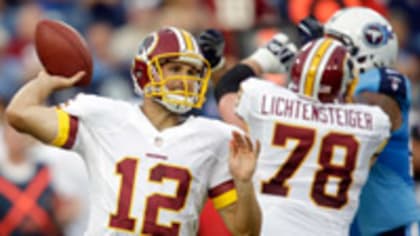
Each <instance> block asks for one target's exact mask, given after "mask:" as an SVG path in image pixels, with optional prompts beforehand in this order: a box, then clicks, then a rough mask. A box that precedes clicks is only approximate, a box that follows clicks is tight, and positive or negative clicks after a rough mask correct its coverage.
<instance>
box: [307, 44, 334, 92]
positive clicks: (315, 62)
mask: <svg viewBox="0 0 420 236" xmlns="http://www.w3.org/2000/svg"><path fill="white" fill-rule="evenodd" d="M331 44H332V40H331V39H325V40H323V41H322V43H321V45H319V46H318V49H317V50H316V52H315V55H313V57H312V61H311V64H310V66H309V70H308V73H307V76H306V80H305V81H306V84H305V89H304V94H305V95H306V96H312V95H313V94H314V83H315V77H316V74H317V71H318V68H319V64H320V62H321V60H322V58H323V57H322V55H324V54H325V52H326V51H327V49H328V48H329V47H330V45H331Z"/></svg>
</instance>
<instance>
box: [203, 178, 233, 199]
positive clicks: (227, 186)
mask: <svg viewBox="0 0 420 236" xmlns="http://www.w3.org/2000/svg"><path fill="white" fill-rule="evenodd" d="M234 188H235V184H234V183H233V180H232V179H231V180H228V181H225V182H223V183H221V184H219V185H217V186H216V187H214V188H212V189H210V190H209V197H210V198H215V197H217V196H220V195H222V194H223V193H226V192H228V191H229V190H232V189H234Z"/></svg>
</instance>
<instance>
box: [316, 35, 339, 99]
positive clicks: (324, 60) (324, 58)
mask: <svg viewBox="0 0 420 236" xmlns="http://www.w3.org/2000/svg"><path fill="white" fill-rule="evenodd" d="M337 45H338V43H337V42H334V41H333V43H332V44H331V45H330V46H329V47H328V48H327V50H326V51H325V52H324V54H322V55H319V56H320V57H321V61H320V62H319V65H318V69H317V72H316V76H315V82H314V89H313V90H312V94H311V96H312V97H317V96H319V94H320V93H322V92H321V91H320V90H321V89H322V88H321V87H322V86H321V85H322V84H323V81H322V79H323V78H324V73H325V71H326V70H328V68H326V67H327V66H328V62H329V61H330V59H331V56H332V55H333V53H334V52H335V51H336V50H335V49H336V48H337ZM324 92H325V91H324Z"/></svg>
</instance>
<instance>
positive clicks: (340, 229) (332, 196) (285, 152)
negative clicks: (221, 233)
mask: <svg viewBox="0 0 420 236" xmlns="http://www.w3.org/2000/svg"><path fill="white" fill-rule="evenodd" d="M236 112H237V113H238V115H240V116H241V117H242V118H243V119H244V120H245V122H246V123H247V125H248V128H249V132H250V135H251V137H252V138H253V139H259V140H260V141H261V153H260V157H259V162H258V167H257V171H256V174H255V188H256V191H257V192H258V195H257V196H258V200H259V203H260V205H261V208H262V211H263V219H264V220H263V226H262V235H293V236H298V235H305V236H310V235H316V236H319V235H328V236H332V235H342V236H343V235H348V231H349V226H350V224H351V222H352V218H353V216H354V214H355V211H356V209H357V207H358V198H359V194H360V190H361V188H362V186H363V185H364V183H365V181H366V179H367V176H368V172H369V167H370V162H371V160H372V156H373V155H374V154H375V152H376V151H377V150H378V149H380V147H381V144H383V143H385V142H384V141H386V139H387V138H388V137H389V130H390V121H389V118H388V116H387V115H386V114H385V113H384V112H383V111H382V110H381V109H380V108H379V107H374V106H365V105H355V104H322V103H320V102H317V101H314V100H309V99H308V98H304V97H301V96H299V95H297V94H296V93H293V92H291V91H290V90H288V89H286V88H282V87H279V86H276V85H275V84H273V83H271V82H267V81H261V80H257V79H249V80H247V81H245V82H243V83H242V85H241V93H240V100H239V103H238V104H237V108H236Z"/></svg>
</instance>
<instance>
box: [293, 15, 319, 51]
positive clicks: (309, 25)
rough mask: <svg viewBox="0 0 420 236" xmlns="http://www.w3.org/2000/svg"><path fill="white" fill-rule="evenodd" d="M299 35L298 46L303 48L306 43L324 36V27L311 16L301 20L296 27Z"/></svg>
mask: <svg viewBox="0 0 420 236" xmlns="http://www.w3.org/2000/svg"><path fill="white" fill-rule="evenodd" d="M297 28H298V33H299V44H300V46H303V45H304V44H306V43H307V42H309V41H311V40H314V39H317V38H321V37H322V36H324V27H323V26H322V24H321V22H319V21H318V20H317V19H315V18H314V17H313V16H308V17H306V18H305V19H303V20H301V21H300V22H299V24H298V26H297Z"/></svg>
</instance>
